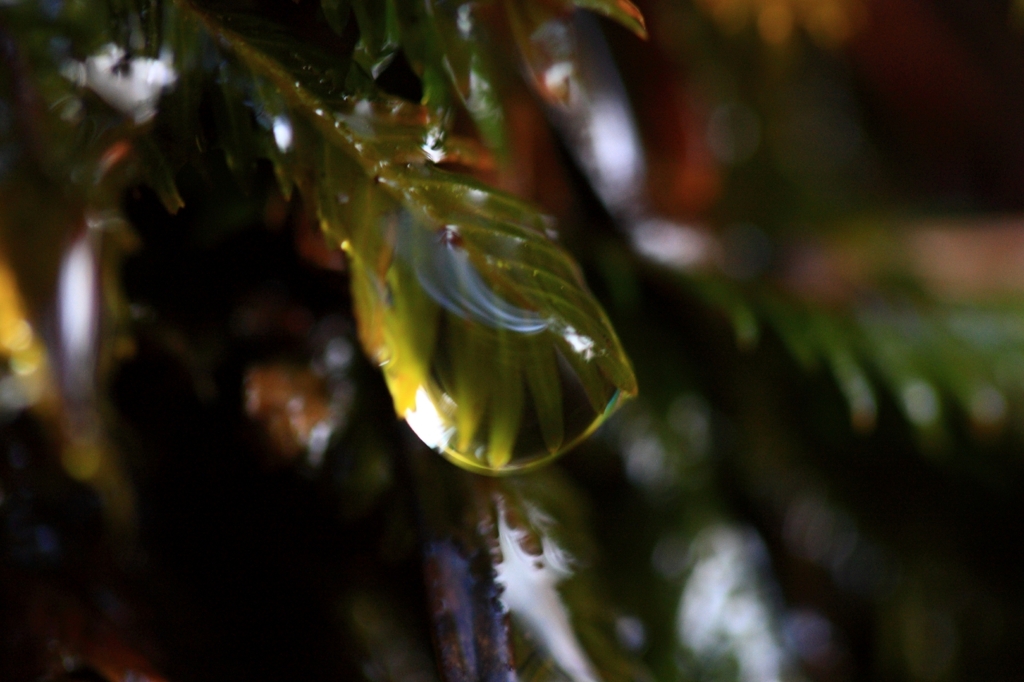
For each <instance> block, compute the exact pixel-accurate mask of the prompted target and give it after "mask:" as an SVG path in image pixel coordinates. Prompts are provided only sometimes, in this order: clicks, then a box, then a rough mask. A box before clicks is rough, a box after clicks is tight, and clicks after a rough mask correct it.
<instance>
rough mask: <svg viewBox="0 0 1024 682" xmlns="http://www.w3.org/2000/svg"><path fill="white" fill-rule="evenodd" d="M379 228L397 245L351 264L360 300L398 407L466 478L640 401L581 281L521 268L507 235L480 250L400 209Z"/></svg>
mask: <svg viewBox="0 0 1024 682" xmlns="http://www.w3.org/2000/svg"><path fill="white" fill-rule="evenodd" d="M385 224H386V225H387V229H385V233H390V234H391V235H392V237H393V240H394V244H395V247H394V250H393V251H392V252H391V257H390V258H389V259H388V260H387V261H386V262H380V261H378V262H377V263H376V264H374V265H375V266H376V267H375V268H369V269H368V268H367V265H369V264H367V263H364V262H361V261H360V260H358V259H354V261H353V276H354V280H353V282H354V285H355V286H356V288H357V290H356V291H355V295H356V301H357V306H360V307H362V309H361V310H360V311H359V312H360V316H361V318H362V319H363V320H364V324H365V322H366V321H371V327H369V328H366V327H364V329H363V334H364V344H366V345H367V346H368V347H369V348H370V349H371V350H372V351H375V352H376V357H377V359H378V361H379V362H380V364H381V367H382V369H383V371H384V375H385V378H386V380H387V382H388V386H389V388H390V389H391V393H392V396H393V398H394V402H395V409H396V411H397V413H398V414H399V416H401V417H403V418H404V419H405V420H406V422H407V423H408V424H409V426H410V427H411V428H412V429H413V431H414V432H415V433H416V434H417V435H418V436H419V437H420V439H422V440H423V442H424V443H426V444H427V445H429V446H430V447H432V448H434V449H435V450H437V451H438V452H440V453H442V454H443V455H445V456H446V457H447V458H448V459H450V460H452V461H453V462H455V463H457V464H459V465H461V466H463V467H465V468H467V469H470V470H473V471H477V472H481V473H489V474H501V473H506V472H512V471H518V470H522V469H525V468H529V467H532V466H535V465H537V464H540V463H541V462H544V461H546V460H548V459H550V458H552V457H554V456H555V455H557V454H559V453H561V452H564V451H565V450H566V449H568V448H570V447H571V446H573V445H574V444H576V443H577V442H579V441H580V440H581V439H582V438H584V437H585V436H587V435H588V434H589V433H590V432H591V431H593V430H594V429H595V428H596V427H597V426H598V425H600V423H601V422H602V421H604V419H605V418H606V417H607V415H608V414H610V413H611V411H612V410H613V409H614V408H615V407H616V406H617V405H618V403H619V402H620V400H621V399H622V398H623V397H627V396H629V395H632V394H633V393H635V392H636V386H635V382H634V380H633V375H632V371H631V370H630V368H629V363H628V360H626V358H625V356H624V355H623V354H622V351H621V349H620V347H619V345H618V341H617V340H616V339H615V338H614V334H613V333H612V331H611V328H610V326H609V325H608V323H607V321H606V320H605V319H604V318H603V314H602V313H601V312H600V309H599V308H598V307H597V306H596V304H595V303H594V302H593V300H592V298H591V297H590V296H589V294H588V293H587V292H586V290H585V289H583V288H582V283H580V282H577V281H574V280H573V279H572V278H569V277H559V276H558V275H559V274H564V273H557V272H555V273H550V272H547V273H544V276H538V275H537V274H536V273H537V272H538V271H537V268H535V267H533V266H532V265H529V264H528V263H526V260H527V259H528V258H531V257H536V254H534V253H531V252H529V251H528V248H533V249H536V248H537V245H536V244H531V245H529V247H527V246H526V245H525V242H523V241H522V240H517V239H506V240H503V241H502V242H501V243H500V246H501V247H502V248H498V249H495V250H492V251H490V252H489V253H488V254H484V253H481V252H479V251H477V250H476V249H471V248H469V247H467V246H466V245H464V243H463V237H462V236H461V235H460V231H459V228H457V227H455V226H451V225H449V226H445V227H443V228H442V229H440V230H437V231H433V230H429V229H424V228H423V227H422V226H421V225H418V224H415V223H414V221H413V220H412V219H411V218H410V216H409V214H408V213H403V212H399V213H395V214H392V215H391V216H389V217H386V218H385ZM545 245H546V246H547V248H550V249H552V250H554V249H555V248H556V247H554V245H551V244H549V243H547V242H545ZM519 248H524V249H527V253H517V249H519ZM495 251H497V252H501V253H503V255H504V256H505V258H495V257H494V256H493V254H494V253H495ZM520 271H522V272H520ZM527 271H528V273H527ZM521 277H528V278H529V280H530V281H531V286H532V287H534V288H533V289H531V290H530V291H524V290H523V289H521V288H520V285H521V282H522V280H521ZM545 277H547V281H542V283H541V284H539V285H538V284H536V282H537V280H538V279H540V280H545ZM360 282H362V285H360ZM545 287H547V289H545ZM549 299H550V301H549V302H550V305H549V306H544V305H539V304H538V301H539V302H540V303H544V302H545V301H548V300H549ZM577 300H579V301H583V302H585V303H587V304H589V306H588V305H577ZM367 305H373V310H367V309H366V306H367ZM374 323H375V325H376V326H373V324H374Z"/></svg>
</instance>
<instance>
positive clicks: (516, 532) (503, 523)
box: [495, 510, 599, 682]
mask: <svg viewBox="0 0 1024 682" xmlns="http://www.w3.org/2000/svg"><path fill="white" fill-rule="evenodd" d="M533 511H535V512H536V510H533ZM531 516H535V514H531ZM528 535H529V532H528V531H527V530H524V529H516V528H512V527H511V526H509V524H508V521H507V520H506V515H505V511H504V510H501V512H500V513H499V515H498V543H499V546H500V547H501V563H499V564H498V565H497V566H496V567H495V571H496V574H497V575H496V576H495V580H496V582H497V583H498V584H499V585H501V586H502V587H503V588H504V591H503V592H502V594H501V602H502V604H504V606H505V608H506V609H507V610H508V611H509V612H511V613H512V615H513V616H515V617H516V618H517V619H518V620H519V621H520V622H522V624H523V625H524V626H525V627H526V628H527V629H528V630H529V631H530V634H532V635H533V636H534V638H535V639H536V641H537V642H538V644H539V645H540V646H542V647H543V648H544V649H545V650H547V652H548V654H550V655H551V658H552V659H554V661H555V663H557V664H558V666H559V667H560V668H561V669H562V670H563V671H564V672H565V673H566V674H567V675H568V676H569V677H570V678H571V679H572V680H573V682H598V680H599V678H598V676H597V674H596V673H595V672H594V669H593V665H592V664H591V662H590V659H589V658H587V654H586V653H585V652H584V651H583V647H582V646H581V645H580V642H579V640H578V639H577V638H576V633H575V631H574V630H573V628H572V624H571V623H570V621H569V612H568V611H567V610H566V608H565V604H563V603H562V598H561V596H560V595H559V593H558V589H557V586H558V583H560V582H561V581H562V580H564V579H565V578H568V577H569V576H570V575H572V569H571V567H570V557H569V556H568V555H567V554H566V552H565V551H564V550H563V549H562V548H561V547H559V546H558V545H557V544H556V543H555V542H554V540H552V539H551V538H550V537H548V536H547V535H544V534H542V535H541V548H542V552H541V554H540V555H539V556H534V555H532V554H530V553H529V552H527V551H526V550H525V549H523V542H524V541H525V540H526V538H527V537H528Z"/></svg>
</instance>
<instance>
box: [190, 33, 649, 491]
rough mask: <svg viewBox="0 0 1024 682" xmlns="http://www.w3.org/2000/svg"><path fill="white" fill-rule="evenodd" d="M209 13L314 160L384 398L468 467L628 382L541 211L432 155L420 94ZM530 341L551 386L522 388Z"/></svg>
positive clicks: (584, 413) (483, 465) (527, 453)
mask: <svg viewBox="0 0 1024 682" xmlns="http://www.w3.org/2000/svg"><path fill="white" fill-rule="evenodd" d="M208 20H209V19H208ZM216 21H218V22H220V23H218V27H217V28H215V30H218V32H219V34H220V35H221V37H222V38H223V39H225V40H227V41H228V43H229V44H231V45H232V47H233V49H234V50H235V53H236V54H237V55H238V57H239V58H240V59H241V61H242V63H244V64H245V65H246V66H247V67H248V68H249V69H251V70H252V71H253V72H254V73H255V74H256V75H258V76H259V77H261V78H266V79H268V80H269V81H270V82H272V83H274V84H276V85H277V87H278V89H279V90H280V91H281V92H282V93H284V95H285V97H286V99H287V100H288V101H289V104H290V106H291V111H292V115H293V118H294V119H295V120H294V121H293V126H294V128H295V130H294V135H295V144H296V146H297V147H298V148H302V149H309V150H310V152H311V153H310V156H312V157H313V158H317V159H319V160H320V161H319V163H320V166H319V168H318V169H317V170H316V171H315V172H314V173H313V177H315V178H316V180H315V187H313V186H310V187H309V189H310V190H311V192H312V193H314V196H316V197H317V198H318V202H317V203H318V211H319V215H320V218H321V221H322V224H323V227H324V229H325V231H326V232H327V234H328V235H329V237H330V238H331V239H332V240H334V241H335V242H336V243H340V244H342V245H343V247H344V248H345V250H346V252H347V253H348V255H349V258H350V262H351V269H352V277H353V284H352V289H353V299H354V301H355V304H356V314H357V316H358V319H359V321H360V338H361V340H362V342H363V345H364V347H365V348H366V349H367V352H368V353H369V354H370V355H371V357H372V358H374V359H375V360H376V361H377V362H379V363H380V364H381V366H382V368H383V369H384V373H385V377H386V378H387V380H388V384H389V387H390V388H391V391H392V395H393V397H394V400H395V408H396V411H397V412H398V414H399V415H400V416H402V417H404V418H405V419H406V420H407V421H408V422H409V423H410V425H411V426H412V427H413V430H414V431H416V432H417V434H418V435H419V436H420V437H421V438H422V439H423V440H424V441H425V442H427V443H428V444H429V445H431V446H432V447H434V448H436V449H437V450H439V451H441V452H443V453H445V454H446V455H447V456H448V457H449V458H451V459H452V460H453V461H456V462H457V463H459V464H461V465H463V466H466V467H469V468H472V469H474V470H477V471H481V472H487V473H500V472H506V471H512V470H517V469H521V468H523V467H527V466H532V465H535V464H537V463H539V462H541V461H544V460H545V459H547V458H548V457H550V455H551V454H553V449H552V448H551V446H550V445H549V442H550V441H552V439H553V438H555V436H554V435H553V434H555V433H557V431H558V427H557V424H558V423H559V422H561V425H562V436H561V438H559V441H560V447H558V448H555V449H554V451H555V452H558V451H561V450H564V449H565V448H568V447H570V446H571V445H573V444H574V443H576V442H577V441H579V440H580V439H581V438H583V437H585V436H586V435H587V434H588V433H590V431H592V430H593V429H594V428H595V427H596V426H597V425H599V424H600V423H601V422H602V421H603V420H604V418H605V417H606V416H607V414H608V413H610V411H611V410H613V409H614V408H615V406H616V405H617V404H618V402H619V401H620V400H621V399H622V398H624V397H628V396H630V395H633V394H634V393H635V392H636V384H635V379H634V378H633V375H632V370H631V368H630V366H629V362H628V360H627V359H626V357H625V355H624V353H623V351H622V349H621V347H620V345H619V342H618V340H617V338H616V337H615V333H614V331H613V330H612V329H611V326H610V324H609V323H608V321H607V318H606V317H605V315H604V313H603V311H602V310H601V308H600V307H599V306H598V304H597V302H596V301H595V300H594V299H593V297H592V296H591V295H590V293H589V292H588V291H587V289H586V285H585V283H584V282H583V279H582V276H581V274H580V272H579V270H578V268H577V267H576V265H575V263H573V261H572V259H571V258H570V257H569V256H568V254H567V253H566V252H565V251H564V250H562V249H561V248H560V247H558V246H557V245H556V244H554V243H553V242H552V241H551V240H550V239H548V237H547V236H546V235H545V231H546V230H547V229H548V227H549V226H548V223H547V219H546V218H545V217H544V216H542V215H541V214H539V213H538V212H537V211H536V210H535V209H534V208H532V207H530V206H528V205H526V204H523V203H522V202H519V201H517V200H515V199H514V198H512V197H509V196H507V195H504V194H501V193H498V192H495V191H494V190H492V189H490V188H488V187H487V186H485V185H483V184H480V183H478V182H475V181H473V180H471V179H469V178H467V177H465V176H461V175H457V174H453V173H449V172H445V171H441V170H439V169H437V168H435V167H433V166H432V165H431V164H430V163H429V160H431V159H434V158H437V159H440V158H443V155H444V149H445V142H446V136H445V135H444V133H443V129H438V128H435V127H432V125H431V123H430V122H431V118H430V114H429V112H428V111H427V110H425V109H424V108H421V107H415V106H414V105H411V104H408V103H402V102H400V101H394V100H388V99H385V98H378V99H376V100H374V101H371V100H360V101H352V100H350V99H347V98H345V97H344V96H338V95H337V94H336V92H334V91H333V90H331V89H330V88H324V86H323V83H322V79H317V80H315V81H313V80H310V77H309V75H308V74H309V72H310V71H312V72H314V73H316V72H320V68H321V66H320V64H322V63H323V62H322V60H321V62H319V63H318V62H317V60H316V55H315V54H310V59H303V60H301V61H300V60H298V59H296V58H295V57H294V55H295V54H296V53H295V52H294V51H286V49H285V47H284V46H283V45H274V46H273V49H272V50H271V49H270V46H263V48H264V49H260V50H257V49H256V48H255V47H254V45H253V43H251V42H249V41H248V39H247V38H245V37H243V36H242V35H239V34H238V33H235V32H234V31H237V30H245V31H246V36H247V35H249V32H251V31H254V30H257V27H258V22H256V21H255V20H253V19H252V18H249V17H243V18H241V19H236V18H234V17H230V16H225V15H222V16H221V17H220V18H219V19H217V20H216ZM226 26H230V27H231V29H230V30H228V29H227V28H226ZM221 27H224V28H221ZM271 53H273V54H277V55H282V57H281V61H278V60H277V59H273V58H272V57H271V56H270V55H271ZM307 53H308V51H307ZM323 68H326V67H323ZM302 119H304V121H303V120H302ZM435 131H437V132H436V133H435ZM303 145H307V146H306V147H303ZM300 153H305V152H300ZM396 157H398V158H399V159H401V160H402V161H404V163H399V162H396ZM297 182H299V183H300V184H302V183H304V182H306V181H304V180H302V179H301V174H300V179H299V180H297ZM538 345H540V346H547V347H549V348H552V349H554V352H555V362H554V363H552V364H554V366H555V368H556V375H555V377H552V379H551V380H553V381H555V382H557V383H558V385H559V393H558V395H557V396H556V397H554V398H553V399H552V398H550V397H548V396H545V398H543V399H541V400H536V399H535V398H534V397H533V396H534V394H535V392H536V390H538V389H539V387H540V386H541V385H542V384H541V383H538V382H537V381H536V380H534V381H533V385H534V387H535V388H534V390H533V391H527V390H525V385H526V382H527V374H526V367H527V365H528V363H529V362H530V360H531V358H532V357H533V356H534V355H535V354H536V353H537V350H536V348H537V346H538ZM488 364H489V366H490V367H491V368H492V369H491V370H490V371H488V369H487V366H488ZM549 366H550V365H549ZM551 380H549V383H550V381H551ZM551 409H555V411H556V413H557V414H555V415H550V414H544V415H543V416H541V410H544V411H545V412H547V411H549V410H551ZM542 424H543V426H542ZM545 434H546V435H545Z"/></svg>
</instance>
